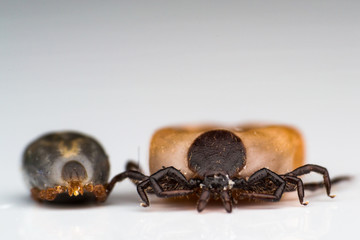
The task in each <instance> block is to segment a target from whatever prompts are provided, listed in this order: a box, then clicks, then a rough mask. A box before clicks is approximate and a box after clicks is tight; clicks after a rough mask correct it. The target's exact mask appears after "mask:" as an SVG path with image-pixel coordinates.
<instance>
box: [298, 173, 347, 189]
mask: <svg viewBox="0 0 360 240" xmlns="http://www.w3.org/2000/svg"><path fill="white" fill-rule="evenodd" d="M350 180H351V177H349V176H340V177H335V178H333V179H331V185H333V184H336V183H339V182H342V181H350ZM324 186H325V184H324V182H313V183H306V184H304V188H305V190H310V191H315V190H317V189H319V188H323V187H324Z"/></svg>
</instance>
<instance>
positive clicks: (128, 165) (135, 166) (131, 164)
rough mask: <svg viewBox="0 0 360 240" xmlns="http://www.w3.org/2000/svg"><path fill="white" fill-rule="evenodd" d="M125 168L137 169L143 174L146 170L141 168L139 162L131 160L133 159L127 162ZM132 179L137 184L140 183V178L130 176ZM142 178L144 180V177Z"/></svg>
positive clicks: (127, 169)
mask: <svg viewBox="0 0 360 240" xmlns="http://www.w3.org/2000/svg"><path fill="white" fill-rule="evenodd" d="M125 169H126V171H136V172H140V173H142V174H143V173H144V171H143V170H142V169H141V167H140V166H139V164H138V163H136V162H134V161H131V160H130V161H128V162H127V163H126V166H125ZM130 180H131V182H133V183H134V184H135V185H137V184H138V183H139V180H137V179H133V178H130ZM141 180H143V179H141Z"/></svg>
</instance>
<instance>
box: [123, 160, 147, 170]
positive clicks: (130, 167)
mask: <svg viewBox="0 0 360 240" xmlns="http://www.w3.org/2000/svg"><path fill="white" fill-rule="evenodd" d="M125 168H126V171H129V170H132V171H137V172H141V173H143V170H142V169H141V167H140V166H139V164H138V163H136V162H134V161H131V160H130V161H128V162H127V163H126V167H125Z"/></svg>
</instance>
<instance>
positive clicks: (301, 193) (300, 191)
mask: <svg viewBox="0 0 360 240" xmlns="http://www.w3.org/2000/svg"><path fill="white" fill-rule="evenodd" d="M283 178H284V179H285V181H286V182H289V183H291V184H295V186H296V187H293V188H290V189H287V188H285V191H286V192H291V191H295V190H297V193H298V197H299V201H300V204H302V205H308V202H304V184H303V181H302V180H301V179H300V178H298V177H293V176H284V177H283Z"/></svg>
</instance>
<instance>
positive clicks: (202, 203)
mask: <svg viewBox="0 0 360 240" xmlns="http://www.w3.org/2000/svg"><path fill="white" fill-rule="evenodd" d="M209 199H210V191H209V190H207V189H205V190H203V191H202V193H201V195H200V198H199V200H198V202H197V210H198V212H201V211H202V210H204V208H205V207H206V204H207V203H208V202H209Z"/></svg>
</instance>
